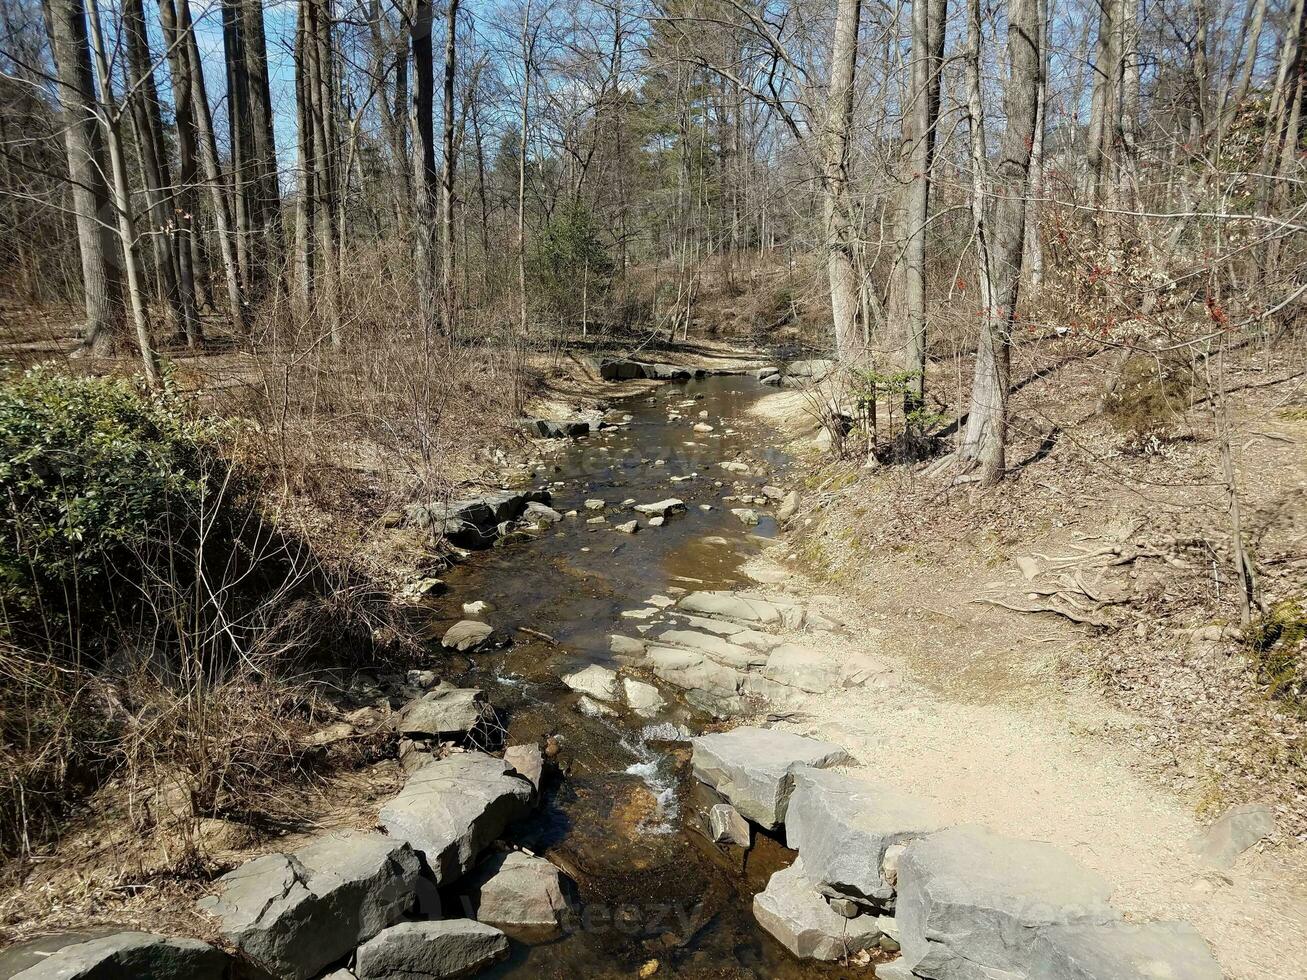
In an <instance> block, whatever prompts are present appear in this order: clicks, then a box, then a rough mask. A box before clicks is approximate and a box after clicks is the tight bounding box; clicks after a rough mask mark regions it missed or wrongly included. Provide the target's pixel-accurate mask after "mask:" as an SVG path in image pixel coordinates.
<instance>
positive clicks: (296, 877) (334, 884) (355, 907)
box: [199, 831, 421, 978]
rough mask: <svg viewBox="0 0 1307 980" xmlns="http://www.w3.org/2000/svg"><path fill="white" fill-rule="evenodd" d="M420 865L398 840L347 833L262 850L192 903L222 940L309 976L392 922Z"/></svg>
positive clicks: (275, 968) (276, 969)
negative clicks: (284, 850)
mask: <svg viewBox="0 0 1307 980" xmlns="http://www.w3.org/2000/svg"><path fill="white" fill-rule="evenodd" d="M420 873H421V862H420V861H419V860H418V857H417V855H416V854H415V853H414V852H413V849H412V848H411V847H410V846H409V845H408V844H406V843H404V842H403V841H397V840H393V839H391V838H389V837H386V836H385V835H384V834H373V833H365V832H362V831H346V832H343V833H338V834H330V835H327V836H324V837H320V838H318V839H317V840H315V841H313V842H312V843H311V844H309V845H308V846H306V847H302V848H300V849H299V850H297V851H294V852H292V853H290V854H266V855H264V856H262V857H258V858H255V859H254V860H253V861H248V862H246V863H245V864H243V865H241V866H240V867H239V868H237V869H235V870H234V871H231V872H229V873H228V874H225V875H223V876H222V877H221V878H219V879H218V888H219V892H218V894H217V895H214V896H210V897H209V898H206V899H204V900H202V901H201V902H200V903H199V907H200V908H201V909H202V910H204V911H206V912H208V913H210V914H212V915H214V916H217V917H218V919H219V920H220V923H219V928H220V929H221V930H222V934H223V935H224V936H226V937H227V938H228V939H229V940H231V941H232V942H233V943H235V944H236V945H237V946H239V947H240V948H241V949H243V950H245V952H247V953H248V954H249V955H250V956H251V957H253V958H254V959H255V960H258V961H259V962H260V963H262V964H264V965H265V966H267V967H268V969H270V970H271V971H272V972H273V973H274V974H275V975H276V976H278V977H293V978H305V977H311V976H315V975H316V974H317V973H318V972H320V971H321V970H322V968H323V967H325V966H327V965H328V964H329V963H332V962H333V961H335V960H338V959H340V958H341V957H342V956H344V955H345V954H346V953H348V952H349V951H350V950H352V949H353V948H354V947H355V946H357V945H358V944H359V943H361V942H364V941H366V940H368V939H370V938H372V937H373V936H375V935H376V934H377V933H378V932H380V931H381V930H382V929H384V928H386V926H388V925H391V924H392V923H394V922H398V921H399V920H400V919H401V918H402V917H403V916H404V914H405V913H406V912H408V910H409V908H410V907H411V906H412V905H413V904H414V900H415V898H416V888H417V883H418V876H419V874H420Z"/></svg>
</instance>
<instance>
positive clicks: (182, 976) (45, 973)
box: [0, 932, 231, 980]
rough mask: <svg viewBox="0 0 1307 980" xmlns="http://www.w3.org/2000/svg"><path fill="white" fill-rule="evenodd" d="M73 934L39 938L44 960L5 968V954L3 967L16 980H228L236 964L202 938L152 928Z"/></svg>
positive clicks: (2, 962) (12, 952)
mask: <svg viewBox="0 0 1307 980" xmlns="http://www.w3.org/2000/svg"><path fill="white" fill-rule="evenodd" d="M69 938H70V939H72V940H73V941H71V942H68V943H67V944H66V945H60V941H61V939H60V937H59V936H50V937H46V938H45V939H43V940H41V941H39V943H37V944H35V945H37V946H39V947H40V952H39V953H38V955H40V956H41V957H42V958H41V959H40V961H39V962H37V963H35V964H33V965H32V966H29V967H27V968H26V969H23V970H19V971H18V972H17V973H9V972H8V971H7V970H5V969H4V968H5V966H6V965H7V964H6V962H5V961H4V958H3V957H0V971H2V972H4V975H5V976H7V977H12V978H13V980H119V978H122V980H135V978H142V980H225V978H226V977H227V971H228V968H229V967H230V965H231V957H229V956H228V955H227V954H226V953H224V952H223V951H222V950H220V949H215V948H214V947H212V946H210V945H209V944H208V943H203V942H200V941H199V940H198V939H173V938H169V937H166V936H156V935H152V934H151V933H148V932H118V933H114V934H112V935H108V936H99V937H97V938H94V939H84V938H83V937H82V936H80V935H77V936H70V937H69ZM56 947H57V948H56ZM51 949H53V950H54V951H53V952H49V953H48V955H45V954H46V953H47V951H49V950H51ZM14 953H16V951H13V950H11V954H14ZM20 962H21V961H20Z"/></svg>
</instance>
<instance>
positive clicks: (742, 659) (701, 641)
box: [658, 630, 767, 670]
mask: <svg viewBox="0 0 1307 980" xmlns="http://www.w3.org/2000/svg"><path fill="white" fill-rule="evenodd" d="M658 642H659V643H670V644H673V645H674V646H682V647H688V648H689V649H691V650H698V651H700V652H701V653H705V654H707V655H708V656H709V657H711V658H712V659H713V660H716V661H717V662H718V663H719V664H725V665H726V666H727V667H734V668H735V669H736V670H748V669H749V668H750V667H761V666H762V665H763V664H765V663H767V656H766V654H762V653H760V652H759V651H757V650H750V649H749V648H748V647H743V646H740V645H739V644H737V643H733V642H732V641H731V640H724V639H722V638H721V637H720V636H714V635H713V634H711V633H699V632H696V631H694V630H664V631H663V632H662V633H659V634H658Z"/></svg>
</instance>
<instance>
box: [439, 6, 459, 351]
mask: <svg viewBox="0 0 1307 980" xmlns="http://www.w3.org/2000/svg"><path fill="white" fill-rule="evenodd" d="M446 17H447V23H446V29H445V100H444V101H445V105H444V124H445V125H444V144H445V145H444V150H445V168H444V173H443V175H442V178H441V186H440V237H441V253H440V291H441V307H442V309H441V319H442V320H443V321H444V325H445V332H446V333H447V334H448V335H449V337H450V338H451V339H452V338H453V336H454V318H455V303H454V301H455V290H454V247H455V244H456V242H455V241H454V167H455V164H456V163H457V158H456V156H455V150H454V68H455V64H454V54H455V42H456V35H457V29H458V0H449V7H448V9H447V11H446Z"/></svg>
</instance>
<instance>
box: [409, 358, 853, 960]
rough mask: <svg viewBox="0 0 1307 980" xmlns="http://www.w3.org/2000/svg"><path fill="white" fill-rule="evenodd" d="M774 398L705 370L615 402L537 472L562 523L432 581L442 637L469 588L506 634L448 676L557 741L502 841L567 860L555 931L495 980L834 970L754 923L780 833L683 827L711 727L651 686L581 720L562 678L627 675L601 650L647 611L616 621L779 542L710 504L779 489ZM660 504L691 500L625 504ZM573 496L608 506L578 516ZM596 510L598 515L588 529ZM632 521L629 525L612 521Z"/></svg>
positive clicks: (725, 576)
mask: <svg viewBox="0 0 1307 980" xmlns="http://www.w3.org/2000/svg"><path fill="white" fill-rule="evenodd" d="M769 390H774V389H768V388H766V387H765V386H763V385H761V384H760V383H758V382H757V381H755V380H753V379H752V378H750V377H742V376H716V377H707V378H703V379H700V380H693V381H686V382H678V383H671V384H665V385H663V386H661V387H660V388H658V389H656V390H655V391H654V392H652V393H651V394H647V395H640V396H636V397H633V398H630V399H625V400H622V401H619V402H617V403H615V405H614V407H613V408H611V409H610V410H609V412H608V413H607V415H606V418H607V419H611V420H615V421H619V422H622V424H620V425H618V426H617V427H615V428H608V429H604V430H602V431H599V432H595V433H592V434H591V435H590V436H589V437H586V438H581V439H578V440H576V441H575V442H571V443H568V444H565V445H554V444H550V445H548V446H547V450H546V452H545V455H544V460H545V461H544V463H543V464H542V465H539V466H537V467H536V471H535V473H534V474H533V476H532V482H533V483H534V484H535V485H548V486H549V488H550V490H551V491H552V494H553V504H552V506H553V507H554V508H555V509H556V510H558V511H560V512H564V513H565V512H567V511H571V510H575V511H577V515H576V516H575V517H569V518H566V519H565V520H564V521H563V522H562V523H560V524H557V525H554V526H552V527H551V528H549V529H547V530H544V531H542V532H540V533H538V534H535V535H534V536H532V537H531V539H530V540H508V541H505V542H504V543H502V545H501V546H498V547H495V548H493V549H489V550H487V551H484V552H480V553H477V554H475V555H474V556H473V557H472V558H471V559H470V560H468V561H467V562H466V563H464V564H462V565H459V566H457V567H456V568H455V569H453V570H452V571H451V573H450V574H449V575H447V576H446V578H447V581H448V583H449V585H450V593H449V596H448V597H447V598H446V599H445V600H442V602H443V605H437V607H436V608H437V614H438V617H439V622H438V623H436V624H435V626H436V628H437V629H442V628H443V627H444V626H446V625H448V624H449V623H451V622H453V621H455V620H457V619H459V618H462V610H461V605H460V604H461V603H462V602H464V601H471V600H475V599H481V600H485V601H487V602H489V603H491V604H492V605H493V607H494V608H493V610H491V611H489V612H488V613H486V615H485V618H486V620H487V621H488V622H490V623H492V624H493V625H494V626H495V627H496V628H498V629H500V630H503V631H505V632H507V633H510V634H512V636H513V637H514V640H515V642H514V644H513V645H512V646H511V647H510V648H508V649H507V650H503V651H499V652H494V653H482V654H476V655H474V656H472V657H469V658H465V659H461V658H460V657H459V656H458V655H450V654H447V653H445V652H442V654H441V655H442V657H445V658H446V662H447V664H448V665H449V666H448V669H447V673H450V674H451V675H453V676H452V679H454V680H456V681H457V682H458V683H459V684H461V685H464V686H474V687H479V688H481V689H483V690H484V691H485V692H486V693H487V695H488V696H489V698H490V700H491V701H492V702H493V703H494V705H495V706H496V708H497V709H498V711H499V714H500V717H501V719H502V720H503V722H504V724H505V725H506V726H507V729H508V735H507V744H520V743H523V742H531V741H544V740H545V739H546V738H553V739H554V740H556V744H557V745H558V747H559V752H558V755H557V759H556V762H557V764H558V768H559V769H560V770H561V771H562V774H561V776H559V775H555V778H554V779H552V780H550V781H549V782H548V783H547V786H546V788H545V790H544V793H543V797H544V798H543V802H542V805H541V808H540V810H539V812H538V813H537V815H536V816H535V817H533V818H532V819H531V820H530V821H529V822H527V823H525V824H523V825H519V826H517V827H514V828H511V829H510V831H509V832H508V833H507V834H506V835H505V836H506V838H507V839H509V840H511V841H513V842H515V843H517V844H520V845H522V846H524V847H527V848H529V849H530V850H532V851H534V852H535V853H538V854H542V855H544V856H546V857H548V858H549V859H550V860H552V861H553V862H554V863H555V864H557V865H559V866H560V867H562V868H563V869H564V870H565V871H567V872H568V874H570V875H571V877H572V878H573V880H574V881H575V883H576V885H577V890H578V892H579V895H578V905H577V908H576V910H575V914H573V915H572V916H569V918H568V921H567V922H566V923H565V928H564V932H563V935H562V936H561V938H557V939H554V940H552V941H548V942H544V943H535V944H526V943H514V952H513V956H512V958H511V959H510V960H509V961H508V962H506V963H504V964H501V965H500V966H499V967H498V968H497V969H496V970H495V971H493V972H492V973H491V974H489V975H491V976H505V977H510V976H511V977H560V978H561V977H569V978H571V977H608V976H624V977H631V976H638V975H644V974H641V970H642V968H643V969H644V970H646V971H648V970H651V969H652V966H651V962H652V961H657V972H656V973H653V974H648V975H654V976H658V977H664V976H676V977H722V978H725V977H741V978H743V977H757V978H785V977H810V976H828V975H829V976H838V975H844V974H847V972H848V971H847V970H842V969H840V968H831V967H821V966H816V965H813V964H800V963H798V962H797V961H795V960H794V959H793V958H792V957H791V956H790V954H789V953H788V952H786V951H785V950H784V948H782V947H781V946H780V945H779V944H778V943H776V942H775V941H773V940H772V939H771V937H770V936H767V935H766V934H765V933H763V932H762V930H761V929H760V928H759V927H758V925H757V923H756V922H755V921H754V918H753V915H752V912H751V902H752V896H753V895H754V894H755V893H757V892H759V891H761V890H762V889H763V887H765V885H766V882H767V878H768V877H769V876H770V874H771V873H772V872H773V871H775V870H777V869H778V868H780V867H782V866H784V865H786V864H788V863H789V861H790V859H791V856H792V855H791V852H788V851H786V850H785V849H784V848H783V847H782V843H781V842H780V841H777V840H774V839H772V838H770V837H768V836H766V835H763V834H757V835H756V843H755V844H754V846H753V847H752V848H751V849H750V850H748V851H747V852H744V851H741V850H739V849H738V848H736V849H733V850H728V849H725V848H723V847H718V846H717V845H714V844H712V843H710V842H709V841H708V840H707V839H706V837H704V836H703V835H702V834H701V833H699V832H698V831H696V830H695V829H693V828H692V827H691V826H690V824H691V823H692V822H693V821H694V815H695V796H696V794H697V793H698V792H700V791H699V789H698V788H697V787H696V783H695V780H694V779H693V776H692V775H691V773H690V767H689V757H690V746H689V744H688V741H687V740H688V738H689V737H690V736H691V735H693V734H698V733H700V732H702V731H704V730H705V729H706V728H707V727H709V726H712V725H714V724H717V723H718V722H716V720H715V719H713V718H712V717H711V716H710V715H707V714H704V713H702V712H700V711H696V710H694V709H693V708H691V707H690V706H688V705H687V704H686V703H685V702H684V700H683V699H681V698H680V697H677V696H676V694H677V692H675V691H674V690H673V689H670V688H667V687H666V686H662V685H660V686H661V687H662V690H663V695H664V697H665V698H666V699H667V702H668V705H667V707H666V708H665V709H663V710H662V711H660V712H659V713H658V714H657V715H656V716H654V717H645V718H641V717H637V716H635V715H633V714H630V713H628V712H626V711H624V710H615V711H614V712H613V713H611V714H605V715H599V716H594V715H588V714H585V713H583V712H582V711H581V710H578V706H577V705H578V695H577V694H576V693H575V692H573V691H571V690H570V689H569V688H568V687H567V686H566V685H564V684H563V683H562V681H561V680H560V678H561V677H562V676H563V675H565V674H567V673H569V672H571V671H574V670H577V669H580V668H582V667H585V666H586V665H588V664H602V665H604V666H607V667H611V668H613V669H615V670H623V669H624V668H625V670H623V672H624V673H625V674H628V675H631V674H630V668H631V667H632V666H633V665H635V664H638V658H636V660H635V661H634V662H632V661H629V660H624V659H623V658H619V657H615V656H614V655H613V654H611V653H610V652H609V640H608V637H609V635H610V634H614V633H616V634H622V635H625V636H630V637H637V638H638V637H640V636H641V632H640V629H639V627H640V626H642V625H644V626H649V625H651V624H652V623H654V622H656V621H657V620H656V618H651V619H649V620H641V619H639V618H630V617H624V616H623V615H622V614H623V613H624V612H632V611H640V610H646V609H655V616H656V615H657V612H656V605H651V604H650V600H651V599H654V600H655V603H657V602H662V601H664V600H662V599H658V598H656V597H667V598H675V596H676V595H678V594H680V593H681V592H683V591H695V590H704V589H736V588H746V587H748V586H749V584H750V582H749V580H748V578H747V577H746V576H745V575H744V574H743V573H742V571H741V566H742V565H743V564H744V562H745V561H746V560H747V559H748V558H749V557H750V556H751V555H753V554H756V553H757V552H758V551H759V550H760V549H761V548H762V547H764V546H765V545H766V544H767V543H768V541H769V539H771V538H773V537H774V536H775V534H776V522H775V520H774V518H773V517H772V516H770V514H769V513H768V511H769V509H770V508H768V507H761V506H759V507H756V508H755V505H754V504H753V503H752V501H751V500H749V501H731V500H723V497H730V496H733V495H734V496H748V497H750V498H752V497H754V496H755V495H760V494H761V487H762V486H763V485H765V484H768V483H776V482H781V481H783V473H784V469H785V466H786V463H787V456H786V454H785V452H784V451H783V450H781V449H779V448H777V445H776V441H775V439H774V433H771V432H769V431H766V430H765V429H763V427H761V426H760V425H758V424H757V423H756V422H753V421H750V420H747V419H746V418H745V417H744V416H745V412H746V410H747V409H748V407H749V405H750V404H751V403H752V402H753V401H755V400H756V399H757V398H759V397H760V396H761V395H763V394H764V393H766V392H767V391H769ZM701 413H704V414H702V416H701ZM623 420H624V421H623ZM696 423H705V424H707V425H711V426H712V427H713V431H712V432H702V431H696V430H695V425H696ZM723 461H744V462H745V463H747V464H748V466H749V472H748V473H737V472H731V471H728V470H725V469H723V468H722V467H721V465H720V464H721V463H722V462H723ZM669 497H675V498H679V499H680V500H682V501H684V503H685V506H686V510H685V512H684V513H682V514H678V515H676V516H672V517H668V518H667V520H666V523H665V524H663V525H662V526H660V527H654V526H649V521H648V518H647V517H645V516H644V515H641V514H638V513H635V512H634V511H632V510H631V508H630V507H629V506H623V501H627V500H634V501H636V502H638V503H641V504H643V503H649V502H653V501H658V500H663V499H665V498H669ZM587 500H603V501H604V502H605V506H604V508H603V509H602V510H590V509H587V507H586V505H585V502H586V501H587ZM705 504H706V505H709V506H710V507H711V509H705V508H703V507H702V506H701V505H705ZM735 507H748V508H754V509H756V510H757V513H758V517H759V522H758V524H757V525H756V526H746V525H745V524H743V523H742V522H741V521H740V520H739V519H738V518H737V517H736V516H735V515H734V514H732V512H731V510H732V508H735ZM596 516H604V517H605V518H606V521H605V522H604V523H588V520H589V519H591V518H594V517H596ZM634 518H638V519H639V525H640V527H639V531H638V532H637V533H635V534H627V533H623V532H620V531H618V530H616V529H615V525H617V524H620V523H623V522H626V521H630V520H632V519H634ZM461 666H465V668H466V669H465V670H463V671H462V673H455V672H456V671H457V670H458V669H459V667H461ZM631 676H639V677H641V679H643V680H646V681H648V680H651V678H650V677H649V676H647V675H644V676H641V675H640V673H639V672H638V671H637V672H636V673H635V674H633V675H631Z"/></svg>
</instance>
